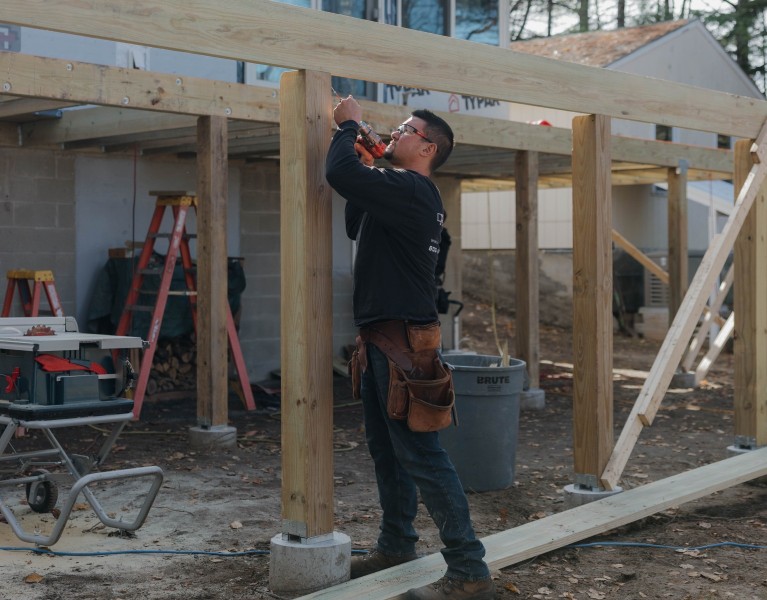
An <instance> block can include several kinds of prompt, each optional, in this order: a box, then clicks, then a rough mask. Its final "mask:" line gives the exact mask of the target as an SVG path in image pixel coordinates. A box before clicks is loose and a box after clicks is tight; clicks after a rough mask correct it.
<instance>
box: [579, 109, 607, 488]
mask: <svg viewBox="0 0 767 600" xmlns="http://www.w3.org/2000/svg"><path fill="white" fill-rule="evenodd" d="M610 171H611V165H610V119H609V118H608V117H605V116H604V115H587V116H583V117H576V118H575V119H573V364H574V369H573V370H574V381H573V420H574V424H573V439H574V444H573V454H574V456H573V459H574V467H575V483H576V484H579V485H582V486H585V487H589V488H592V489H597V488H600V484H599V475H601V473H602V470H603V469H604V467H605V465H606V464H607V460H608V459H609V457H610V453H611V452H612V448H613V380H612V355H613V316H612V241H611V238H612V193H611V192H612V190H611V186H610Z"/></svg>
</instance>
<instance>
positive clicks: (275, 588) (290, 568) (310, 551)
mask: <svg viewBox="0 0 767 600" xmlns="http://www.w3.org/2000/svg"><path fill="white" fill-rule="evenodd" d="M285 538H286V536H283V534H281V533H280V534H278V535H275V536H274V537H273V538H272V543H271V555H270V557H269V589H270V590H271V591H272V592H273V593H275V594H279V595H280V596H289V597H296V596H303V595H305V594H310V593H312V592H316V591H318V590H323V589H325V588H328V587H331V586H334V585H338V584H339V583H343V582H344V581H347V580H348V579H349V569H350V568H351V556H352V541H351V538H350V537H349V536H348V535H345V534H343V533H338V532H335V531H334V532H333V535H332V536H327V537H326V538H323V539H322V540H321V541H317V542H311V541H310V542H301V541H292V540H288V539H285Z"/></svg>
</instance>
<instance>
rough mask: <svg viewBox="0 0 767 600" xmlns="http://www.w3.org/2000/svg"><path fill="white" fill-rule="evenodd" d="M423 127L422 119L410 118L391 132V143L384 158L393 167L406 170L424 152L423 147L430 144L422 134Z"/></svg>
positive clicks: (424, 125) (424, 123)
mask: <svg viewBox="0 0 767 600" xmlns="http://www.w3.org/2000/svg"><path fill="white" fill-rule="evenodd" d="M425 127H426V122H425V121H424V120H423V119H419V118H418V117H410V118H409V119H408V120H407V121H405V122H404V123H403V124H402V125H400V126H399V127H398V128H397V129H395V130H394V131H392V134H391V142H389V145H388V146H387V147H386V151H385V152H384V158H385V159H386V160H388V161H389V162H390V163H391V164H392V165H394V166H395V167H402V168H407V167H408V165H409V164H410V162H411V161H412V160H413V159H415V158H416V157H418V156H419V154H420V153H421V152H422V151H423V150H424V146H425V145H427V144H430V143H431V141H429V140H428V139H427V138H428V136H427V135H426V133H425V132H424V128H425Z"/></svg>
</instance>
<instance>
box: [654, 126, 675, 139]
mask: <svg viewBox="0 0 767 600" xmlns="http://www.w3.org/2000/svg"><path fill="white" fill-rule="evenodd" d="M655 139H656V140H660V141H662V142H672V141H673V140H674V137H673V128H672V127H669V126H668V125H656V126H655Z"/></svg>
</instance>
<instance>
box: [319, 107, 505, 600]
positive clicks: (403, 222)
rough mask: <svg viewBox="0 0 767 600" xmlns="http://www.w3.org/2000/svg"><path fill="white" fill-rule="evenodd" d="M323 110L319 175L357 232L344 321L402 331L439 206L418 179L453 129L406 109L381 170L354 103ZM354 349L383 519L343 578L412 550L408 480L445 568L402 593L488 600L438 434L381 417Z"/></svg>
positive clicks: (419, 308) (424, 178) (424, 283)
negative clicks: (362, 138) (361, 132)
mask: <svg viewBox="0 0 767 600" xmlns="http://www.w3.org/2000/svg"><path fill="white" fill-rule="evenodd" d="M333 116H334V119H335V122H336V124H337V125H338V131H337V132H336V134H335V135H334V137H333V141H332V143H331V145H330V150H329V152H328V157H327V165H326V169H327V173H326V174H327V180H328V182H329V183H330V185H331V186H332V187H333V188H334V189H335V190H336V191H337V192H338V193H339V194H341V196H343V197H344V198H345V199H346V201H347V203H346V231H347V235H348V236H349V237H350V238H351V239H356V240H357V257H356V262H355V266H354V322H355V325H357V326H358V327H360V328H361V330H362V329H364V328H366V327H371V326H372V327H376V324H382V323H386V324H387V325H391V323H392V322H394V323H395V325H396V323H397V322H402V325H403V327H407V326H409V325H416V326H420V325H425V326H428V325H429V324H433V323H436V322H437V321H438V315H437V309H436V305H435V282H434V269H435V266H436V263H437V257H438V255H439V243H440V235H441V230H442V223H443V219H444V213H445V211H444V208H443V206H442V199H441V197H440V194H439V190H438V189H437V187H436V186H435V185H434V183H433V182H432V181H431V179H430V178H429V177H430V175H431V173H432V172H433V171H434V170H435V169H437V168H438V167H439V166H441V165H442V164H443V163H444V162H445V160H447V158H448V156H449V155H450V152H451V151H452V148H453V132H452V130H451V129H450V126H449V125H448V124H447V123H446V122H445V121H444V120H443V119H441V118H440V117H437V116H436V115H434V114H433V113H431V112H430V111H427V110H416V111H414V112H413V113H412V115H411V117H410V118H409V119H408V120H407V121H405V122H404V123H403V124H402V125H400V126H399V128H397V130H395V131H393V132H392V140H391V142H390V143H389V145H388V146H387V148H386V152H385V153H384V158H385V159H387V160H388V161H389V162H390V163H391V164H392V166H393V167H394V168H393V169H392V168H387V169H381V168H376V167H374V166H373V157H372V156H371V155H370V154H369V153H368V152H367V151H366V150H365V149H364V147H363V146H362V145H360V144H358V143H356V140H357V132H358V128H359V122H360V120H361V117H362V109H361V108H360V105H359V104H358V103H357V102H356V100H354V98H352V97H351V96H349V97H348V98H345V99H343V100H341V101H340V102H339V103H338V105H337V106H336V108H335V110H334V113H333ZM366 352H367V356H366V357H363V359H362V361H361V362H362V363H363V364H365V365H366V369H365V370H364V372H363V374H362V385H361V396H362V403H363V407H364V415H365V431H366V437H367V443H368V448H369V450H370V453H371V456H372V457H373V461H374V463H375V470H376V480H377V483H378V495H379V499H380V502H381V507H382V509H383V516H382V520H381V525H380V534H379V536H378V542H377V545H376V549H375V550H373V551H372V552H371V553H369V554H367V555H365V556H364V557H355V558H354V559H352V572H351V576H352V578H356V577H361V576H363V575H367V574H369V573H373V572H376V571H380V570H382V569H385V568H388V567H392V566H395V565H398V564H402V563H404V562H407V561H410V560H414V559H415V558H416V557H417V555H416V551H415V544H416V541H417V540H418V535H417V533H416V531H415V529H414V527H413V520H414V519H415V516H416V512H417V508H418V499H417V492H416V487H417V489H418V490H419V491H420V493H421V498H422V500H423V502H424V504H425V505H426V508H427V509H428V511H429V514H430V515H431V517H432V519H433V520H434V522H435V524H436V525H437V527H438V528H439V532H440V538H441V540H442V543H443V544H444V545H445V547H444V548H443V549H442V555H443V557H444V559H445V562H446V563H447V572H446V574H445V576H444V577H443V578H442V579H440V580H439V581H437V582H436V583H434V584H431V585H428V586H424V587H420V588H416V589H412V590H410V591H409V592H408V595H407V598H410V599H411V600H440V599H449V600H460V599H464V598H474V599H476V600H489V599H491V598H494V597H495V586H494V584H493V582H492V580H491V579H490V573H489V570H488V567H487V565H486V563H485V562H484V560H483V557H484V555H485V549H484V547H483V546H482V543H481V542H480V541H479V540H477V538H476V536H475V534H474V530H473V527H472V525H471V519H470V515H469V506H468V501H467V499H466V495H465V494H464V492H463V489H462V486H461V483H460V481H459V479H458V475H457V474H456V472H455V468H454V467H453V465H452V463H451V462H450V459H449V458H448V456H447V454H446V453H445V451H444V450H443V449H442V447H441V446H440V444H439V437H438V433H437V432H434V431H431V432H427V433H422V432H414V431H411V430H410V429H409V427H408V425H407V422H406V421H404V420H396V419H392V418H390V417H389V415H388V414H387V396H388V388H389V377H390V375H389V368H390V367H389V359H388V358H387V356H386V354H385V353H384V351H383V350H382V348H379V347H378V346H377V345H376V344H375V343H368V344H366Z"/></svg>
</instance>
